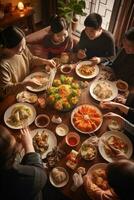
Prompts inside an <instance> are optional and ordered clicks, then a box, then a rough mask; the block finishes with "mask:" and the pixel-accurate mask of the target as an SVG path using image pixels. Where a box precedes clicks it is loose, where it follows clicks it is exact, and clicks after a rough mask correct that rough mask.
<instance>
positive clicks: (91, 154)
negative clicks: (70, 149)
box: [80, 138, 97, 160]
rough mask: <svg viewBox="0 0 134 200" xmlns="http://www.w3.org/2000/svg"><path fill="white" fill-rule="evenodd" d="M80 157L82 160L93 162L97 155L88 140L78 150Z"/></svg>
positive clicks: (94, 147) (93, 146) (95, 149)
mask: <svg viewBox="0 0 134 200" xmlns="http://www.w3.org/2000/svg"><path fill="white" fill-rule="evenodd" d="M80 154H81V157H82V158H83V159H84V160H93V159H94V158H95V157H96V155H97V148H96V146H95V145H93V144H92V143H91V140H90V138H89V139H87V140H85V141H84V142H83V143H82V145H81V148H80Z"/></svg>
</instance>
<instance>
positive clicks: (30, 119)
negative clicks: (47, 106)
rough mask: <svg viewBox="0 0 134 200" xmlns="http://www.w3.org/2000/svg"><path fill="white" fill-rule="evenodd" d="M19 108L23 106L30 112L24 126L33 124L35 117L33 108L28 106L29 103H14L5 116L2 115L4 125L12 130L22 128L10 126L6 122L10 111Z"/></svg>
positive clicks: (20, 126)
mask: <svg viewBox="0 0 134 200" xmlns="http://www.w3.org/2000/svg"><path fill="white" fill-rule="evenodd" d="M20 106H25V107H26V108H28V109H29V110H30V113H31V115H30V116H29V117H28V118H27V119H26V124H27V125H30V124H32V123H33V121H34V119H35V117H36V110H35V108H34V107H33V106H32V105H31V104H29V103H16V104H13V105H12V106H10V107H9V108H8V109H7V110H6V112H5V114H4V122H5V124H6V125H7V126H8V127H9V128H12V129H21V128H22V125H18V126H14V125H11V124H10V123H9V122H8V119H9V117H10V116H11V113H12V110H13V109H14V108H16V107H20Z"/></svg>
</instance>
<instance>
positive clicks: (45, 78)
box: [24, 72, 50, 92]
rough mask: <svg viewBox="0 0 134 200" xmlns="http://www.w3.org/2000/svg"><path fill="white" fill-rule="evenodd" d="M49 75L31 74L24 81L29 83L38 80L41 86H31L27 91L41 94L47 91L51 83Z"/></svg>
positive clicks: (41, 73) (42, 73)
mask: <svg viewBox="0 0 134 200" xmlns="http://www.w3.org/2000/svg"><path fill="white" fill-rule="evenodd" d="M49 76H50V75H49V74H47V73H44V72H34V73H32V74H30V75H29V76H27V77H26V78H25V79H24V81H28V80H32V79H33V80H37V81H38V82H39V84H40V86H39V87H36V88H33V87H30V86H27V89H28V90H30V91H32V92H41V91H44V90H46V89H47V84H48V82H49Z"/></svg>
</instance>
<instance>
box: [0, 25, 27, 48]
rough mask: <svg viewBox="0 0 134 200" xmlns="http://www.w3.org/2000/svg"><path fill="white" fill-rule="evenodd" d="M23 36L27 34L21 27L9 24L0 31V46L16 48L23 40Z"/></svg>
mask: <svg viewBox="0 0 134 200" xmlns="http://www.w3.org/2000/svg"><path fill="white" fill-rule="evenodd" d="M23 37H25V34H24V32H23V31H22V30H21V29H19V28H17V27H15V26H8V27H6V28H5V29H3V30H1V31H0V47H1V48H9V49H10V48H14V47H16V46H17V45H18V44H19V43H20V42H21V40H22V39H23Z"/></svg>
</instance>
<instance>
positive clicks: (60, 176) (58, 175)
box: [52, 168, 66, 184]
mask: <svg viewBox="0 0 134 200" xmlns="http://www.w3.org/2000/svg"><path fill="white" fill-rule="evenodd" d="M52 177H53V179H54V182H55V183H56V184H60V183H62V182H63V181H65V180H66V174H65V172H63V171H60V170H59V169H58V168H54V169H53V170H52Z"/></svg>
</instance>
